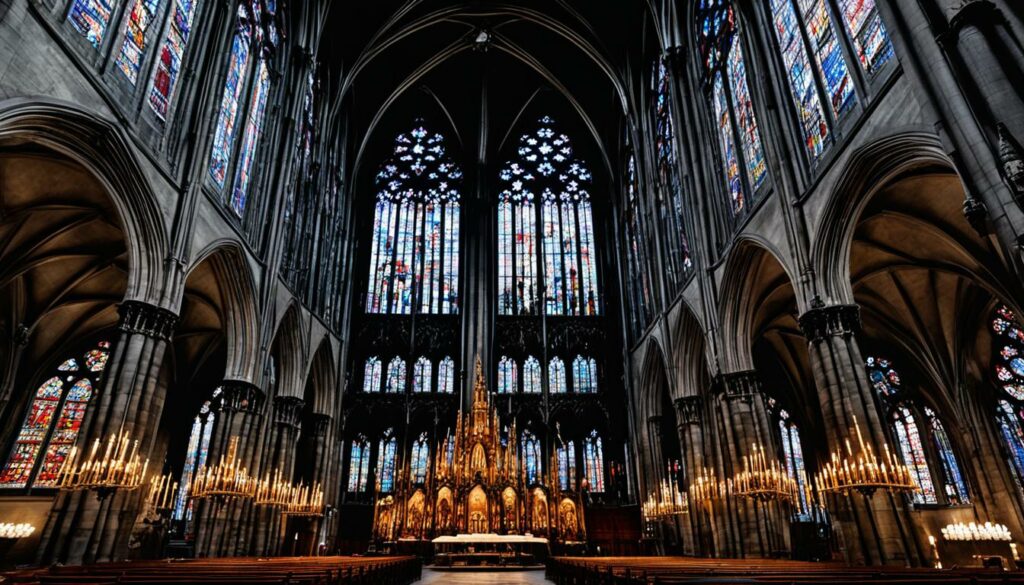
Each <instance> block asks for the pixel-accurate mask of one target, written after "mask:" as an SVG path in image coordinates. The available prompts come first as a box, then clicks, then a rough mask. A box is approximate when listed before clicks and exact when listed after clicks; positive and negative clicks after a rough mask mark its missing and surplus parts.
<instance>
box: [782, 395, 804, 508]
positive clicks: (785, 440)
mask: <svg viewBox="0 0 1024 585" xmlns="http://www.w3.org/2000/svg"><path fill="white" fill-rule="evenodd" d="M779 436H780V438H781V440H780V443H782V455H783V457H784V458H785V464H786V472H787V473H789V476H790V477H792V478H793V479H794V480H795V481H796V485H797V490H798V492H799V503H800V510H799V512H797V513H798V514H800V515H801V516H804V515H807V514H809V513H810V507H809V505H808V502H807V469H806V468H805V467H804V450H803V447H801V446H800V429H798V428H797V426H796V423H794V422H793V421H792V420H791V419H790V418H789V413H788V412H786V410H785V409H780V410H779Z"/></svg>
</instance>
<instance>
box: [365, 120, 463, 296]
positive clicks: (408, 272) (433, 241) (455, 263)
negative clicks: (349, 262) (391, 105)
mask: <svg viewBox="0 0 1024 585" xmlns="http://www.w3.org/2000/svg"><path fill="white" fill-rule="evenodd" d="M461 183H462V170H461V169H460V168H459V166H458V165H456V164H455V163H453V162H452V161H451V159H450V158H449V156H448V153H447V150H446V147H445V139H444V136H443V135H441V134H439V133H436V132H431V131H429V130H427V128H426V127H425V126H424V125H423V123H422V121H420V122H419V123H418V125H417V126H416V127H415V128H414V129H413V130H412V131H410V132H408V133H405V134H399V135H398V137H397V138H396V139H395V147H394V151H393V155H392V157H391V158H390V159H389V160H388V161H386V162H385V163H384V164H383V165H382V166H381V168H380V170H379V171H378V172H377V177H376V187H377V202H376V207H375V211H374V223H373V235H372V240H371V242H370V276H369V281H368V287H367V288H368V292H367V297H366V312H367V313H378V314H394V315H411V314H413V313H422V314H435V315H453V314H456V313H458V304H459V197H460V195H459V188H460V185H461Z"/></svg>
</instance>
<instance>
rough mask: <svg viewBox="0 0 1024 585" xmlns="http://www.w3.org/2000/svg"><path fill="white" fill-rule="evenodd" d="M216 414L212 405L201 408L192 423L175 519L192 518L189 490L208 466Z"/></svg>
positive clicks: (174, 514) (175, 509)
mask: <svg viewBox="0 0 1024 585" xmlns="http://www.w3.org/2000/svg"><path fill="white" fill-rule="evenodd" d="M215 420H216V419H215V416H214V413H212V412H210V403H209V402H207V403H206V404H204V405H203V406H202V408H200V410H199V414H198V415H196V418H195V419H193V421H192V432H191V433H189V437H188V450H187V451H185V465H184V466H183V467H182V469H181V478H180V481H179V482H178V485H179V486H181V487H179V488H178V494H177V496H176V499H175V501H174V511H173V516H172V517H173V518H174V519H175V520H185V521H188V520H190V519H191V518H192V502H193V500H192V499H191V498H189V490H190V489H191V487H192V477H193V476H194V475H195V473H196V470H198V469H201V468H202V467H204V466H205V465H206V457H207V455H208V454H209V453H210V438H211V437H212V436H213V423H214V422H215Z"/></svg>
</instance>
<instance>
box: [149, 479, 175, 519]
mask: <svg viewBox="0 0 1024 585" xmlns="http://www.w3.org/2000/svg"><path fill="white" fill-rule="evenodd" d="M177 494H178V482H176V481H174V476H172V475H171V474H170V473H168V474H166V475H161V476H158V477H154V478H153V479H152V480H151V481H150V482H149V491H148V492H147V493H146V506H147V507H152V508H153V509H154V510H156V511H157V512H158V513H159V514H166V513H168V512H170V511H171V508H172V507H173V506H174V501H175V500H176V499H177Z"/></svg>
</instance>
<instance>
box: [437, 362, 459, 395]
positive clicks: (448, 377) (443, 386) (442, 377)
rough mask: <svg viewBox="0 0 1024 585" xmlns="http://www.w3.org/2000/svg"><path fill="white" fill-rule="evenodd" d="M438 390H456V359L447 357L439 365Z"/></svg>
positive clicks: (443, 391)
mask: <svg viewBox="0 0 1024 585" xmlns="http://www.w3.org/2000/svg"><path fill="white" fill-rule="evenodd" d="M437 391H438V392H440V393H442V394H452V393H454V392H455V360H453V359H452V358H450V357H446V358H444V359H443V360H441V365H439V366H438V367H437Z"/></svg>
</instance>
